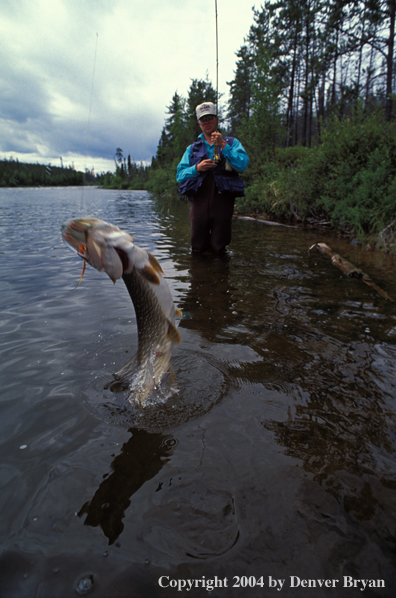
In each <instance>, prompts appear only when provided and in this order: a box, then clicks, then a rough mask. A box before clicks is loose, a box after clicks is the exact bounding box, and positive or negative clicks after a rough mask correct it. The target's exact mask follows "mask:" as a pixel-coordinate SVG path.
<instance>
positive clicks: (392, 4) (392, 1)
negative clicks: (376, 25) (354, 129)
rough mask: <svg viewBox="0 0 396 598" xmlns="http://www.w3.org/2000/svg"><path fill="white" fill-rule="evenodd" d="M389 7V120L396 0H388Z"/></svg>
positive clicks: (387, 113)
mask: <svg viewBox="0 0 396 598" xmlns="http://www.w3.org/2000/svg"><path fill="white" fill-rule="evenodd" d="M388 7H389V21H390V22H389V39H388V54H387V57H386V105H385V119H386V120H387V121H390V120H391V118H392V104H393V102H392V75H393V50H394V45H395V8H396V0H388Z"/></svg>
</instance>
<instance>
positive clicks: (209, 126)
mask: <svg viewBox="0 0 396 598" xmlns="http://www.w3.org/2000/svg"><path fill="white" fill-rule="evenodd" d="M198 124H199V126H200V127H201V131H202V133H203V134H204V135H211V134H212V133H214V132H215V131H216V129H217V118H216V117H215V116H213V114H206V115H205V116H202V118H200V119H199V121H198Z"/></svg>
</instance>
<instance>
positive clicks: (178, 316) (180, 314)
mask: <svg viewBox="0 0 396 598" xmlns="http://www.w3.org/2000/svg"><path fill="white" fill-rule="evenodd" d="M175 313H176V317H177V318H181V317H182V315H183V312H182V310H181V309H179V308H178V307H176V309H175Z"/></svg>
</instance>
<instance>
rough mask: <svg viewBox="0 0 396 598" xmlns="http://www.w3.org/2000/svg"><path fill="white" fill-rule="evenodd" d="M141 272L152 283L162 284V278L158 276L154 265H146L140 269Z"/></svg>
mask: <svg viewBox="0 0 396 598" xmlns="http://www.w3.org/2000/svg"><path fill="white" fill-rule="evenodd" d="M138 272H139V274H141V275H142V276H143V278H145V279H146V280H147V281H148V282H151V283H152V284H160V279H159V278H158V276H157V274H156V272H155V270H154V268H153V267H152V266H148V265H147V264H146V266H144V268H140V269H138Z"/></svg>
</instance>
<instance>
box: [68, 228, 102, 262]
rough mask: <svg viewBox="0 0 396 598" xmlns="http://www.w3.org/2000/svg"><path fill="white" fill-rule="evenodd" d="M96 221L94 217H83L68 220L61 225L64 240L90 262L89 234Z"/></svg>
mask: <svg viewBox="0 0 396 598" xmlns="http://www.w3.org/2000/svg"><path fill="white" fill-rule="evenodd" d="M96 222H97V220H95V219H94V218H82V219H81V220H68V221H67V222H64V223H63V224H62V226H61V232H62V238H63V240H64V241H66V243H68V244H69V245H70V246H71V247H72V249H74V250H75V251H76V252H77V253H78V255H79V256H80V257H82V258H84V259H85V260H87V261H88V262H89V256H88V253H87V245H88V235H89V231H90V230H91V229H92V228H93V226H95V223H96Z"/></svg>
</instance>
